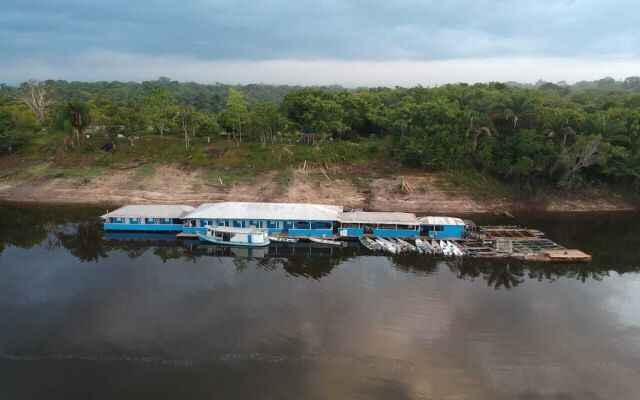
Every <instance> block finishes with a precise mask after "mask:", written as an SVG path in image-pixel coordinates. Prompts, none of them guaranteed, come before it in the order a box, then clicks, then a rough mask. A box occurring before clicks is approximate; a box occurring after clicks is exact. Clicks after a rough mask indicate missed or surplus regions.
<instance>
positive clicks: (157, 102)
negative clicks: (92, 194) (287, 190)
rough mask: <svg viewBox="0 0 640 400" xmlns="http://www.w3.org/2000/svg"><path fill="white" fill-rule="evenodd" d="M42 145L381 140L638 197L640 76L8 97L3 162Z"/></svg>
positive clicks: (528, 181) (394, 151)
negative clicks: (51, 140)
mask: <svg viewBox="0 0 640 400" xmlns="http://www.w3.org/2000/svg"><path fill="white" fill-rule="evenodd" d="M301 133H304V134H301ZM43 136H50V137H56V138H59V139H60V140H58V141H56V142H55V143H56V146H59V148H60V149H62V150H63V151H65V152H68V153H71V154H72V153H73V152H77V151H79V149H81V148H82V147H83V143H84V142H85V140H86V139H87V138H90V137H97V136H99V137H101V138H106V139H108V141H109V140H114V139H115V138H121V139H124V140H128V143H130V146H135V139H136V138H139V137H142V136H144V137H156V138H157V140H163V139H164V138H173V139H172V140H179V141H180V142H181V143H182V144H181V146H182V151H184V152H185V153H189V152H192V151H194V150H193V148H192V141H193V140H194V139H196V138H200V139H202V138H207V139H206V140H207V141H211V140H213V141H216V140H228V141H235V142H236V143H237V145H238V146H242V145H245V144H246V143H250V144H251V143H253V144H255V148H265V147H268V146H278V145H279V143H280V144H281V143H283V142H284V138H288V143H291V142H292V140H293V141H294V142H295V141H297V140H298V138H301V139H305V142H308V143H306V144H304V145H305V146H314V147H316V148H321V147H322V146H324V145H326V144H327V143H332V145H333V146H336V145H340V143H345V144H346V143H358V142H361V141H365V140H369V139H375V138H384V139H386V140H387V141H385V142H384V143H389V146H385V148H384V149H380V150H381V151H383V152H384V154H385V156H386V157H389V158H390V159H393V160H396V161H398V162H401V163H402V164H404V165H406V166H409V167H415V168H419V169H422V170H425V171H432V172H437V171H445V172H450V171H472V172H474V173H479V174H483V175H490V176H492V177H494V178H496V179H498V180H500V181H503V182H506V183H508V184H512V185H514V186H517V187H520V188H524V189H528V190H533V189H534V188H536V187H553V188H576V187H581V186H584V185H615V186H618V187H624V188H628V189H633V190H634V191H635V190H637V189H638V188H640V78H637V77H631V78H627V79H625V80H624V81H615V80H613V79H611V78H605V79H602V80H599V81H594V82H579V83H577V84H574V85H568V84H564V83H558V84H553V83H545V82H538V83H537V84H535V85H519V84H515V83H511V82H510V83H498V82H491V83H482V84H473V85H469V84H447V85H442V86H438V87H429V88H426V87H420V86H418V87H413V88H401V87H396V88H357V89H345V88H342V87H339V86H328V87H296V86H274V85H262V84H259V85H246V86H235V85H224V84H219V83H217V84H213V85H203V84H197V83H180V82H176V81H172V80H170V79H168V78H160V79H158V80H154V81H146V82H142V83H134V82H93V83H85V82H66V81H29V82H25V83H23V84H21V85H19V86H9V85H5V84H2V85H0V152H1V153H4V154H5V155H10V154H13V153H15V152H18V151H20V150H21V149H28V148H29V146H28V145H29V143H30V142H32V141H34V140H37V138H41V137H43ZM108 141H107V147H106V150H109V146H108ZM301 145H302V144H301ZM101 150H102V151H104V150H105V147H104V146H102V147H101V148H95V149H93V151H96V152H98V151H101ZM84 151H86V149H85V150H84ZM347 156H348V155H347Z"/></svg>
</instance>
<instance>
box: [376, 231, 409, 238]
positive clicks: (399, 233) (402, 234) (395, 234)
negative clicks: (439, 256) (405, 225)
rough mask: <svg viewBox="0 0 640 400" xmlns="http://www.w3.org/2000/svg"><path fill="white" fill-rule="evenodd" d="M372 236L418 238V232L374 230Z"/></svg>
mask: <svg viewBox="0 0 640 400" xmlns="http://www.w3.org/2000/svg"><path fill="white" fill-rule="evenodd" d="M373 234H374V235H376V236H381V237H400V238H404V237H418V236H420V231H418V230H415V229H374V230H373Z"/></svg>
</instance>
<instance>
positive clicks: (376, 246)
mask: <svg viewBox="0 0 640 400" xmlns="http://www.w3.org/2000/svg"><path fill="white" fill-rule="evenodd" d="M358 240H360V243H361V244H362V245H363V246H364V247H366V248H367V249H369V250H371V251H380V250H382V246H381V245H380V243H378V242H376V241H373V240H371V239H369V238H368V237H364V236H358Z"/></svg>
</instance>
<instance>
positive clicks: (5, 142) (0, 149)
mask: <svg viewBox="0 0 640 400" xmlns="http://www.w3.org/2000/svg"><path fill="white" fill-rule="evenodd" d="M14 128H15V123H14V122H13V118H12V117H11V113H9V112H8V111H6V110H5V109H3V108H0V153H5V152H6V153H12V152H13V146H14V143H13V138H12V135H11V131H12V130H13V129H14Z"/></svg>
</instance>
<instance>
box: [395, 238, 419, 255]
mask: <svg viewBox="0 0 640 400" xmlns="http://www.w3.org/2000/svg"><path fill="white" fill-rule="evenodd" d="M396 241H397V242H398V243H400V244H401V245H402V246H403V247H404V248H406V249H407V250H408V251H413V252H418V251H419V250H418V248H417V247H416V246H414V245H412V244H411V243H409V242H407V241H404V240H402V239H396Z"/></svg>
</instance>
